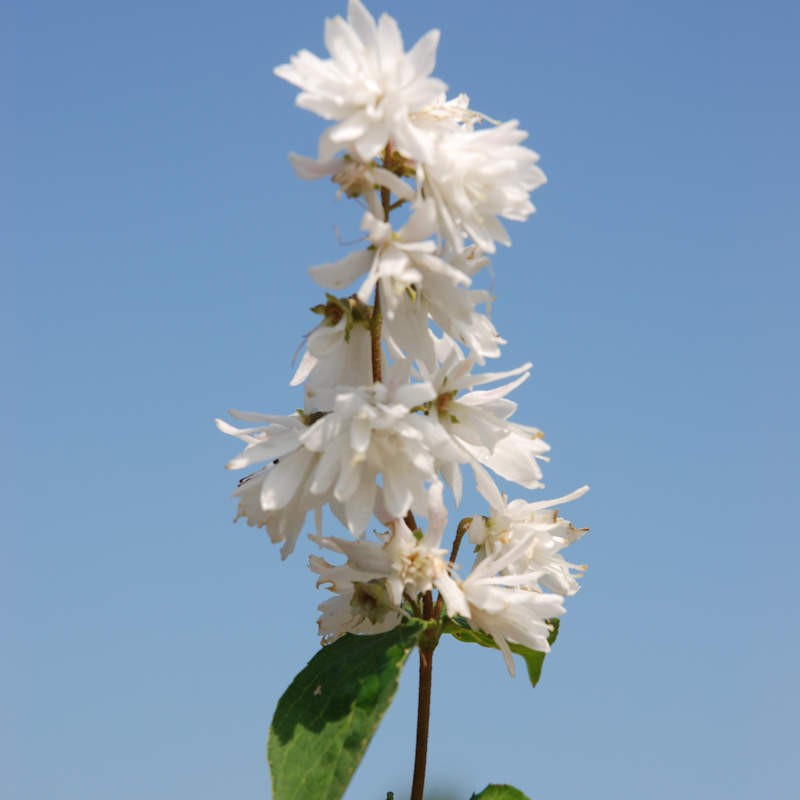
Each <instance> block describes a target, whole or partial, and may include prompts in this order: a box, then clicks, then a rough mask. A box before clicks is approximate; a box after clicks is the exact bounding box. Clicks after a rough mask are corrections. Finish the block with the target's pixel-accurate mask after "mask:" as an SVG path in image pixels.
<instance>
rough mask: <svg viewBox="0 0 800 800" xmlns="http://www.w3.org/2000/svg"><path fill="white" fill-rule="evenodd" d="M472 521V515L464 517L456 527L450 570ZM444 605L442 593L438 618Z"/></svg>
mask: <svg viewBox="0 0 800 800" xmlns="http://www.w3.org/2000/svg"><path fill="white" fill-rule="evenodd" d="M471 522H472V517H464V519H462V520H461V522H459V523H458V528H456V537H455V539H453V549H452V550H451V551H450V571H451V572H452V571H453V567H454V566H455V562H456V556H457V555H458V548H459V547H460V546H461V540H462V539H463V538H464V534H465V533H466V532H467V531H468V530H469V526H470V523H471ZM443 605H444V598H443V597H442V595H441V593H439V596H438V597H437V599H436V608H435V609H434V616H435V617H436V618H437V619H438V618H439V617H440V616H441V613H442V606H443Z"/></svg>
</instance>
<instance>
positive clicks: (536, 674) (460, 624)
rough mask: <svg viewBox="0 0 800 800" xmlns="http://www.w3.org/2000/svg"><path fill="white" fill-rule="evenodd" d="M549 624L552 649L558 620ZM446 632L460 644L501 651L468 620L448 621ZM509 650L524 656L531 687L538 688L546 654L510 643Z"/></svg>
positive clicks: (486, 634) (485, 634) (549, 621)
mask: <svg viewBox="0 0 800 800" xmlns="http://www.w3.org/2000/svg"><path fill="white" fill-rule="evenodd" d="M548 624H550V625H552V626H553V630H552V631H551V632H550V635H549V636H548V637H547V641H548V642H550V646H551V647H552V645H553V643H554V642H555V640H556V637H557V636H558V620H557V619H551V620H548ZM444 632H445V633H449V634H450V635H451V636H453V637H454V638H456V639H458V641H459V642H472V643H474V644H479V645H480V646H481V647H490V648H492V649H493V650H498V649H499V648H498V647H497V645H496V644H495V642H494V639H492V637H491V636H489V634H488V633H484V632H483V631H476V630H473V629H472V628H470V627H469V625H468V624H467V623H466V620H462V619H461V618H460V617H459V618H456V619H448V620H447V622H446V623H445V626H444ZM509 648H510V649H511V652H512V653H516V654H517V655H518V656H522V658H523V659H524V660H525V666H526V667H527V668H528V679H529V680H530V682H531V686H536V684H537V683H539V678H541V676H542V664H544V657H545V655H546V654H545V653H540V652H539V651H538V650H531V649H530V648H529V647H523V646H522V645H521V644H511V643H509Z"/></svg>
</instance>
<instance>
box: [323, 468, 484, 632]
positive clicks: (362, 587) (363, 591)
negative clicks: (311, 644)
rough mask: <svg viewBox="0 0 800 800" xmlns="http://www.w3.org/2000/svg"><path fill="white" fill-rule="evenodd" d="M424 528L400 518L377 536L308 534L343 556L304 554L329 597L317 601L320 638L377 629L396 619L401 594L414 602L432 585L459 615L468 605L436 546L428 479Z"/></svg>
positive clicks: (436, 506) (436, 501) (438, 506)
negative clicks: (339, 559)
mask: <svg viewBox="0 0 800 800" xmlns="http://www.w3.org/2000/svg"><path fill="white" fill-rule="evenodd" d="M425 513H426V516H427V519H428V529H427V531H426V532H425V533H424V534H421V533H420V532H419V531H412V530H411V529H410V528H409V527H408V525H407V524H406V522H405V520H404V519H401V518H398V519H395V520H394V521H393V522H392V523H391V525H390V527H391V531H390V532H389V533H387V534H384V535H382V536H381V537H380V538H381V541H380V542H370V541H356V542H353V541H348V540H345V539H338V538H332V537H331V538H322V537H312V538H313V540H314V541H315V542H317V543H318V544H319V545H320V546H321V547H324V548H326V549H328V550H331V551H333V552H335V553H339V554H342V555H344V556H346V557H347V562H346V563H345V564H342V565H339V566H335V565H332V564H329V563H328V562H327V561H325V560H324V559H322V558H319V557H314V556H312V558H311V559H310V560H309V566H310V567H311V569H312V571H313V572H316V573H317V574H318V575H319V576H320V577H319V579H318V580H317V586H320V585H323V584H327V585H328V588H329V589H330V590H331V591H332V592H334V593H335V594H336V596H335V597H333V598H331V599H330V600H327V601H326V602H324V603H323V604H322V605H320V607H319V608H320V611H322V612H323V614H322V616H321V617H320V619H319V623H318V624H319V629H320V634H321V635H322V636H323V641H324V642H325V643H327V642H329V641H332V640H333V639H335V638H337V637H338V636H341V635H342V634H343V633H346V632H351V633H367V632H369V633H378V632H379V631H380V630H388V629H390V628H392V627H394V626H395V625H397V624H398V623H399V621H400V618H401V614H402V613H404V612H403V603H404V601H405V599H407V598H410V599H411V600H412V601H414V602H417V601H418V600H419V598H420V596H421V595H422V594H424V593H425V592H429V591H432V590H434V589H438V590H439V592H440V593H441V596H442V598H443V600H444V602H445V604H446V606H447V610H448V613H449V614H450V615H451V616H455V615H461V616H464V615H466V614H468V613H469V608H468V606H467V603H466V601H465V598H464V594H463V592H462V591H461V590H460V589H459V587H458V584H457V583H456V581H455V580H454V579H453V578H452V577H451V576H450V565H449V564H448V562H447V560H446V558H445V557H446V553H447V551H446V550H445V549H442V548H441V547H440V545H441V541H442V534H443V532H444V529H445V525H446V523H447V513H446V511H445V507H444V503H443V500H442V485H441V483H439V482H434V483H433V484H432V485H431V487H430V489H429V490H428V493H427V510H426V512H425Z"/></svg>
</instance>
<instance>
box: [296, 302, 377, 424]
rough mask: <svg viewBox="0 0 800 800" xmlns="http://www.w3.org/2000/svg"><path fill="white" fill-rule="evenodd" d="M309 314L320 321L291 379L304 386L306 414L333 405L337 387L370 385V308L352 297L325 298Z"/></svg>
mask: <svg viewBox="0 0 800 800" xmlns="http://www.w3.org/2000/svg"><path fill="white" fill-rule="evenodd" d="M312 311H314V312H316V313H320V314H322V315H323V317H324V318H323V320H322V322H320V324H319V325H317V327H316V328H314V330H312V331H311V332H310V333H309V334H308V336H306V341H305V352H304V353H303V357H302V359H301V360H300V364H299V365H298V367H297V370H296V372H295V374H294V377H293V378H292V380H291V385H292V386H299V385H300V384H301V383H304V384H305V386H304V389H305V411H306V413H307V414H311V413H313V412H316V411H326V410H328V409H330V408H331V406H332V404H333V396H334V394H335V392H336V387H337V386H362V385H367V384H370V383H372V361H371V358H372V356H371V352H372V341H371V336H370V313H371V312H370V309H369V307H367V306H365V305H364V304H363V303H361V302H360V301H359V300H358V299H357V298H355V297H347V298H337V297H333V296H332V295H328V298H327V302H326V303H325V304H321V305H319V306H315V307H314V308H313V309H312Z"/></svg>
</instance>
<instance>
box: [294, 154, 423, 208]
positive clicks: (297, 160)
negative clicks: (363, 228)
mask: <svg viewBox="0 0 800 800" xmlns="http://www.w3.org/2000/svg"><path fill="white" fill-rule="evenodd" d="M289 161H291V163H292V166H293V167H294V171H295V172H296V173H297V176H298V177H300V178H303V179H304V180H318V179H319V178H331V180H333V182H334V183H336V184H338V185H339V187H340V188H339V193H338V195H337V196H341V195H342V194H344V195H346V196H347V197H363V198H364V200H365V201H366V204H367V207H368V208H369V210H370V212H371V213H372V214H373V216H375V217H378V218H381V217H383V207H382V206H381V201H380V198H379V195H378V190H379V189H380V188H385V189H388V190H389V191H390V192H392V193H394V195H395V196H396V197H397V198H399V199H401V200H405V201H411V200H413V199H414V190H413V189H412V188H411V187H410V186H409V185H408V184H407V183H406V182H405V181H403V180H402V179H401V178H399V177H398V176H397V175H395V174H394V173H393V172H390V171H389V170H388V169H384V168H383V167H381V166H379V165H378V164H376V163H375V162H374V161H358V160H356V159H354V158H352V157H351V156H349V155H343V156H337V157H336V158H332V159H330V160H329V161H315V160H314V159H311V158H306V157H305V156H299V155H297V154H296V153H289Z"/></svg>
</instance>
